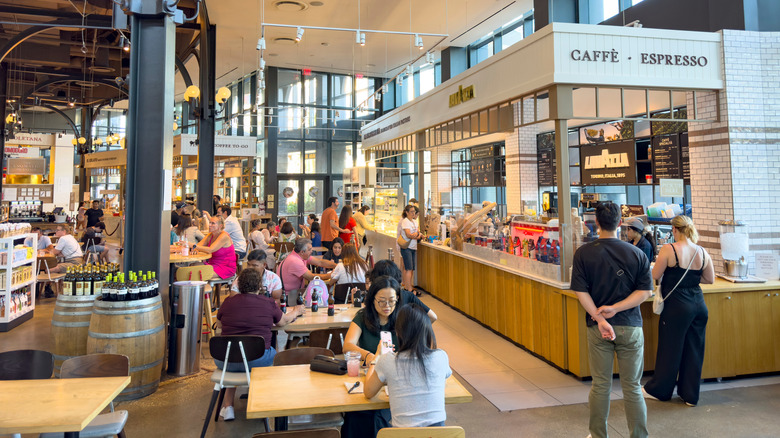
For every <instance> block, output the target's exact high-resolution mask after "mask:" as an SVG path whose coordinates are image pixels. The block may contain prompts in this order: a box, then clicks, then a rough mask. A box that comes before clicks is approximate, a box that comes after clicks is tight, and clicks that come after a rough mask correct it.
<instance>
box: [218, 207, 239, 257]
mask: <svg viewBox="0 0 780 438" xmlns="http://www.w3.org/2000/svg"><path fill="white" fill-rule="evenodd" d="M230 213H232V210H231V208H230V206H229V205H220V206H219V208H218V209H217V214H218V215H220V216H222V219H224V221H225V232H227V233H228V234H229V235H230V240H232V241H233V248H234V249H235V251H236V254H238V258H239V259H243V258H244V257H245V256H246V238H245V237H244V231H243V230H242V229H241V224H239V223H238V219H236V217H235V216H233V215H231V214H230Z"/></svg>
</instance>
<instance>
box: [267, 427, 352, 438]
mask: <svg viewBox="0 0 780 438" xmlns="http://www.w3.org/2000/svg"><path fill="white" fill-rule="evenodd" d="M340 436H341V434H340V433H339V430H338V429H334V428H329V429H304V430H286V431H281V432H265V433H256V434H254V435H252V438H339V437H340Z"/></svg>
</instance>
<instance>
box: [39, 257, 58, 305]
mask: <svg viewBox="0 0 780 438" xmlns="http://www.w3.org/2000/svg"><path fill="white" fill-rule="evenodd" d="M55 266H57V257H39V258H38V271H37V272H36V275H37V279H36V284H37V287H36V289H35V297H36V298H38V297H39V293H40V291H41V289H43V288H45V287H46V285H47V284H52V285H53V289H54V292H55V295H56V294H58V293H59V292H60V291H61V288H60V286H61V284H62V281H63V280H62V279H63V278H65V274H58V273H52V272H51V269H52V268H54V267H55Z"/></svg>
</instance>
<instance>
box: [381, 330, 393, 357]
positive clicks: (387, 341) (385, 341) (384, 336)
mask: <svg viewBox="0 0 780 438" xmlns="http://www.w3.org/2000/svg"><path fill="white" fill-rule="evenodd" d="M379 342H381V343H382V354H386V353H392V352H393V336H392V335H391V334H390V332H386V331H382V332H379Z"/></svg>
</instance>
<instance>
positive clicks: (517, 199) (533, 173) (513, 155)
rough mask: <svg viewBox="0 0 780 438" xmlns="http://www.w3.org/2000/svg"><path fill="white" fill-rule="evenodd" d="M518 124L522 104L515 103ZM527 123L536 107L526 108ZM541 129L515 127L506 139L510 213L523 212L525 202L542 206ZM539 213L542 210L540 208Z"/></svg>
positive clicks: (516, 122)
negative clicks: (538, 140)
mask: <svg viewBox="0 0 780 438" xmlns="http://www.w3.org/2000/svg"><path fill="white" fill-rule="evenodd" d="M514 110H515V125H519V124H520V104H519V103H518V104H515V106H514ZM525 112H526V114H525V120H530V119H532V118H533V107H527V108H526V109H525ZM538 132H539V128H538V127H537V126H535V125H531V126H526V127H520V128H515V131H514V132H513V133H512V134H509V136H508V137H507V139H506V186H507V211H508V212H509V213H510V214H520V213H522V212H523V209H522V205H523V201H525V202H536V203H537V206H538V205H539V187H538V186H539V184H538V178H537V168H536V135H537V134H538ZM537 211H538V207H537Z"/></svg>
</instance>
